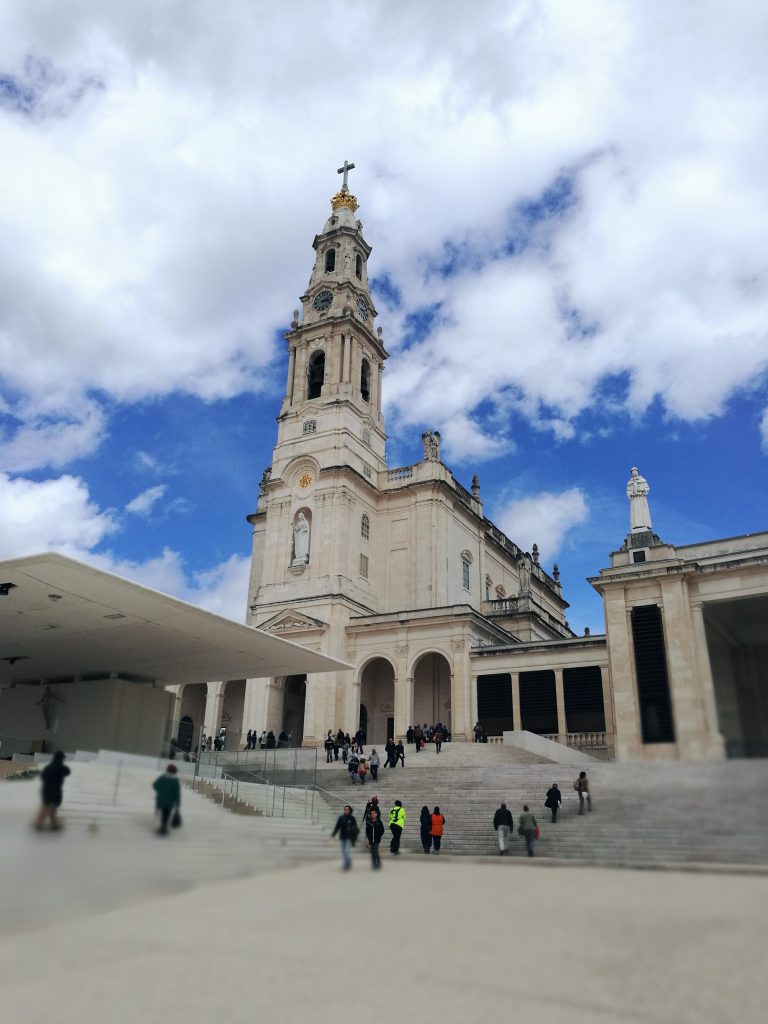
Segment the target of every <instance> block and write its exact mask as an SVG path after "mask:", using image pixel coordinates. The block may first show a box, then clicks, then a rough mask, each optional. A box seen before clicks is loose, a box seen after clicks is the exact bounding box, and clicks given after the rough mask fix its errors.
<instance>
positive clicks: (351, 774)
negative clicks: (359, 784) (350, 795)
mask: <svg viewBox="0 0 768 1024" xmlns="http://www.w3.org/2000/svg"><path fill="white" fill-rule="evenodd" d="M356 778H357V772H350V773H349V781H350V782H351V783H352V785H353V786H354V784H355V779H356Z"/></svg>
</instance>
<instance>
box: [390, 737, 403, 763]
mask: <svg viewBox="0 0 768 1024" xmlns="http://www.w3.org/2000/svg"><path fill="white" fill-rule="evenodd" d="M398 761H399V762H400V767H401V768H405V747H404V746H403V741H402V740H398V741H397V746H396V747H395V763H394V764H393V765H392V767H393V768H396V767H397V762H398Z"/></svg>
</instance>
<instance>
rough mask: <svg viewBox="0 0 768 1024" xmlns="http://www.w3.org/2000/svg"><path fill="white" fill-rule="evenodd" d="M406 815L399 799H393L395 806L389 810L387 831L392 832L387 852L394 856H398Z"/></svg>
mask: <svg viewBox="0 0 768 1024" xmlns="http://www.w3.org/2000/svg"><path fill="white" fill-rule="evenodd" d="M406 817H407V815H406V813H405V808H404V807H403V805H402V802H401V801H400V800H395V806H394V807H393V808H392V810H391V811H390V812H389V831H390V832H391V833H392V841H391V843H390V844H389V852H390V853H392V854H394V855H395V857H399V856H400V837H401V836H402V834H403V829H404V828H405V819H406Z"/></svg>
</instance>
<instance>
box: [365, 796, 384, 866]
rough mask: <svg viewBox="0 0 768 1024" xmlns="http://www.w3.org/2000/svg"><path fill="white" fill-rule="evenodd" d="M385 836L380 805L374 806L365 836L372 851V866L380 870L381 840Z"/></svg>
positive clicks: (366, 826) (366, 825) (369, 816)
mask: <svg viewBox="0 0 768 1024" xmlns="http://www.w3.org/2000/svg"><path fill="white" fill-rule="evenodd" d="M383 837H384V822H383V821H382V820H381V815H380V814H379V810H378V807H372V808H371V810H370V812H369V815H368V820H367V821H366V823H365V838H366V839H367V840H368V849H369V850H370V851H371V867H372V868H373V870H374V871H378V870H379V868H380V867H381V851H380V847H381V840H382V839H383Z"/></svg>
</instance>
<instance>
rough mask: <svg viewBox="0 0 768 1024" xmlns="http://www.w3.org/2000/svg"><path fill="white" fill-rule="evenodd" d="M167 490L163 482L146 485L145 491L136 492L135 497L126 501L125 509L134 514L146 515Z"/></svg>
mask: <svg viewBox="0 0 768 1024" xmlns="http://www.w3.org/2000/svg"><path fill="white" fill-rule="evenodd" d="M167 490H168V488H167V486H166V485H165V484H158V485H157V486H156V487H148V488H147V489H146V491H142V492H141V494H137V495H136V497H135V498H133V499H132V500H131V501H129V502H128V504H127V505H126V506H125V511H126V512H132V513H133V514H134V515H139V516H148V515H149V514H150V512H151V511H152V509H153V508H154V507H155V505H156V504H157V502H158V501H159V500H160V499H161V498H162V496H163V495H164V494H165V492H166V491H167Z"/></svg>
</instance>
